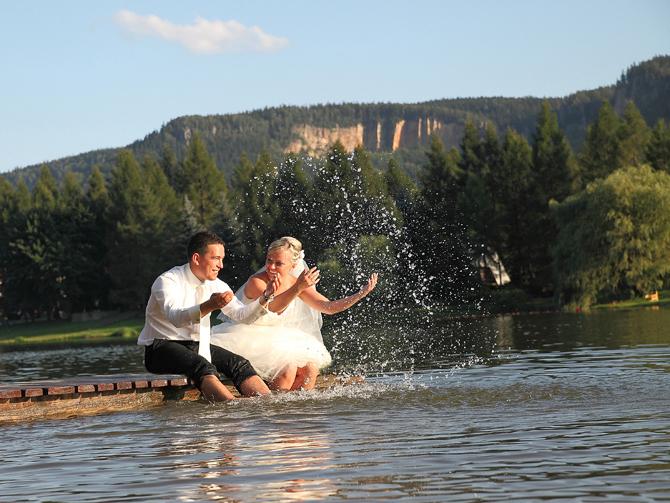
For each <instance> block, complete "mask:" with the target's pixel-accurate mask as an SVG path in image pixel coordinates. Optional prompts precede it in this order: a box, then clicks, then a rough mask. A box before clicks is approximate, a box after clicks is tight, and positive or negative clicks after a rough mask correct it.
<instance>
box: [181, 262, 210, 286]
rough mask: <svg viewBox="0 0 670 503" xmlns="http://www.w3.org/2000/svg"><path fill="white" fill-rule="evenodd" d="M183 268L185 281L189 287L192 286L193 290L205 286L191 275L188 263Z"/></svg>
mask: <svg viewBox="0 0 670 503" xmlns="http://www.w3.org/2000/svg"><path fill="white" fill-rule="evenodd" d="M184 267H185V269H186V281H187V282H188V284H189V285H192V286H193V287H194V288H197V287H199V286H201V285H204V284H205V282H204V281H200V280H199V279H198V277H197V276H196V275H195V274H193V271H191V264H190V263H186V265H185V266H184Z"/></svg>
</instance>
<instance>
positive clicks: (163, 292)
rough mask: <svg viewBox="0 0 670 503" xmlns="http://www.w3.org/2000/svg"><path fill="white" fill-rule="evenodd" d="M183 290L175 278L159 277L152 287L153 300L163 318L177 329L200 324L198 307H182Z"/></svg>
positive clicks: (197, 305)
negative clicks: (163, 315) (163, 314)
mask: <svg viewBox="0 0 670 503" xmlns="http://www.w3.org/2000/svg"><path fill="white" fill-rule="evenodd" d="M182 290H183V288H182V286H181V285H180V284H179V282H178V281H177V280H176V279H175V278H171V277H170V276H160V277H159V278H158V279H157V280H156V282H155V283H154V285H153V287H152V291H153V295H154V298H155V299H156V302H157V303H158V305H159V306H160V307H161V309H162V311H163V313H165V317H166V318H167V319H168V321H169V322H170V323H172V325H174V326H175V327H177V328H184V327H187V326H188V325H191V324H192V323H199V322H200V305H199V304H196V305H194V306H184V305H183V298H184V295H183V291H182Z"/></svg>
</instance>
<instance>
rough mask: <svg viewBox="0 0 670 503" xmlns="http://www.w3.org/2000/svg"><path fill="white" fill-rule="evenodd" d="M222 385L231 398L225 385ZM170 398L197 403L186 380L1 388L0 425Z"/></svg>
mask: <svg viewBox="0 0 670 503" xmlns="http://www.w3.org/2000/svg"><path fill="white" fill-rule="evenodd" d="M360 381H362V378H360V377H358V378H351V377H350V378H340V377H338V376H335V375H332V374H331V375H325V376H319V377H318V380H317V388H318V389H324V388H329V387H332V386H334V385H337V384H349V383H353V382H360ZM224 384H226V386H227V387H228V389H230V391H231V392H232V393H233V394H234V395H235V396H239V393H238V392H237V389H235V387H234V386H233V385H232V383H230V382H229V381H228V382H226V381H224ZM174 400H200V392H199V391H198V389H197V388H196V387H195V386H193V384H191V383H190V382H189V381H188V379H186V378H185V377H184V376H178V375H157V374H138V375H107V376H92V377H78V378H75V379H62V380H53V381H41V382H25V383H17V384H12V385H0V424H16V423H19V422H26V421H36V420H44V419H66V418H71V417H77V416H87V415H95V414H105V413H109V412H120V411H130V410H139V409H145V408H148V407H156V406H160V405H163V404H165V403H166V402H168V401H174Z"/></svg>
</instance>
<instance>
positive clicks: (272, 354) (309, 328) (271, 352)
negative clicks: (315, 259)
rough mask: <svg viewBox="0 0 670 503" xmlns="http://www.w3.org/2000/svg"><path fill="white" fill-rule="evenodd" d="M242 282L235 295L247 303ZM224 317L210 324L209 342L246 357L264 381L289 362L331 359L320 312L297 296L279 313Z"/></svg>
mask: <svg viewBox="0 0 670 503" xmlns="http://www.w3.org/2000/svg"><path fill="white" fill-rule="evenodd" d="M306 266H307V264H305V263H304V261H303V262H302V263H299V264H298V265H297V266H296V268H294V269H293V271H291V274H292V275H293V276H295V277H297V276H299V275H300V273H301V272H302V271H303V269H304V268H305V267H306ZM261 270H262V269H261ZM245 286H246V283H245V284H244V285H242V287H241V288H240V289H239V290H238V291H237V292H235V295H236V296H237V298H238V299H240V301H241V302H243V303H244V304H248V303H250V302H252V300H251V299H248V298H247V297H246V296H245V295H244V288H245ZM220 316H223V315H220ZM223 319H225V320H226V321H224V322H223V323H221V324H219V325H216V326H214V327H212V337H211V343H212V344H215V345H216V346H220V347H222V348H224V349H227V350H228V351H232V352H233V353H236V354H238V355H240V356H243V357H244V358H246V359H247V360H249V362H250V363H251V365H252V366H253V367H254V369H255V370H256V372H257V373H258V375H259V376H260V377H261V378H262V379H263V380H265V381H271V380H273V379H274V378H275V377H277V374H279V372H280V371H281V370H282V369H283V368H284V367H285V366H286V365H288V364H293V365H297V366H298V367H303V366H304V365H305V364H307V362H312V363H314V364H315V365H316V366H317V367H318V368H319V369H321V368H324V367H327V366H328V365H330V363H331V361H332V360H331V356H330V353H329V352H328V350H327V349H326V346H324V345H323V338H322V337H321V326H322V324H323V319H322V317H321V313H320V312H318V311H317V310H315V309H312V308H311V307H309V306H308V305H307V304H305V303H304V302H303V301H302V300H300V299H299V298H296V299H294V300H293V301H291V303H290V304H289V305H288V307H287V308H286V309H285V310H284V311H283V312H282V313H281V314H277V313H273V312H267V313H266V314H265V315H263V316H261V317H260V318H259V319H258V320H256V321H255V322H254V323H252V324H244V323H238V322H235V321H232V320H229V319H227V318H223Z"/></svg>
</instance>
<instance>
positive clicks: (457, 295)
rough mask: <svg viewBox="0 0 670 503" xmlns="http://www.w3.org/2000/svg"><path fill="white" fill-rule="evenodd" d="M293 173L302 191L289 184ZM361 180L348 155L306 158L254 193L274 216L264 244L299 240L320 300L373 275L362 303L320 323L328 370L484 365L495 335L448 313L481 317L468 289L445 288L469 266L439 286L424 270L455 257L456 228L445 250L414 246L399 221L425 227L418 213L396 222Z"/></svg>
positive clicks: (397, 214)
mask: <svg viewBox="0 0 670 503" xmlns="http://www.w3.org/2000/svg"><path fill="white" fill-rule="evenodd" d="M298 167H299V168H300V169H302V170H303V171H304V173H306V174H307V177H308V180H309V183H308V184H304V183H303V182H300V180H299V179H298V178H297V175H296V174H295V173H296V169H297V168H298ZM363 171H364V170H363V167H362V163H361V160H360V159H357V158H356V155H355V154H347V155H346V156H338V155H331V156H330V157H328V158H326V159H315V158H305V159H304V160H303V161H302V164H299V161H297V160H296V159H293V158H291V159H288V160H286V161H285V162H284V163H282V164H280V165H279V166H276V167H275V169H273V170H270V171H268V172H266V173H264V174H262V175H260V178H261V179H259V180H257V181H258V183H256V184H255V185H256V186H257V187H258V190H259V191H261V192H262V193H260V194H259V195H258V199H259V200H261V199H264V198H266V199H271V200H273V201H276V204H277V206H278V207H279V210H278V211H279V217H278V219H277V221H276V224H275V226H274V229H273V230H274V232H276V233H277V234H276V235H274V236H268V237H267V240H268V242H269V241H270V240H272V239H274V238H276V237H279V236H280V235H293V236H295V237H297V238H298V239H300V240H301V241H302V242H303V244H304V246H305V249H306V253H307V261H308V263H309V265H317V266H318V267H319V268H320V270H321V273H322V281H321V283H320V285H319V289H320V290H321V291H322V292H323V293H324V294H325V295H327V296H328V297H329V298H339V297H343V296H346V295H350V294H351V293H353V292H355V291H357V290H358V289H359V288H360V287H361V285H363V284H364V283H365V282H366V281H367V278H368V277H369V275H370V273H372V272H373V271H374V272H378V273H379V274H380V281H379V284H378V287H377V289H376V290H375V292H373V294H372V295H370V297H368V298H367V299H366V300H365V301H363V302H362V303H360V304H359V305H357V306H355V307H354V308H352V309H350V310H348V311H345V312H343V313H340V314H338V315H335V316H332V317H326V320H325V323H324V339H325V342H326V346H327V347H328V348H329V350H330V351H331V354H332V355H333V359H334V366H333V368H334V370H335V371H336V372H355V373H363V374H370V373H379V372H395V371H398V370H410V371H412V370H414V369H417V368H421V367H422V366H423V365H424V364H425V363H426V362H427V361H435V360H445V361H446V360H450V359H451V360H452V361H454V364H456V365H457V364H458V362H459V361H460V359H462V358H463V357H468V356H469V355H473V354H474V355H485V356H490V354H491V353H492V351H493V347H494V345H495V332H494V331H492V332H491V333H485V334H481V333H479V334H477V333H474V334H473V333H472V330H471V327H470V326H469V325H470V324H469V322H468V320H467V319H459V318H457V317H455V316H454V313H453V312H451V311H450V309H449V306H453V305H458V304H460V305H463V304H464V303H465V300H464V299H467V301H468V303H469V305H468V311H469V312H470V313H476V314H484V308H483V303H482V301H483V299H482V298H481V297H477V296H476V295H475V294H476V291H475V290H474V287H472V286H468V287H467V290H464V289H463V287H456V286H454V285H456V280H457V278H460V277H463V276H464V275H467V274H468V270H467V269H468V268H469V267H471V264H468V263H463V262H460V263H459V262H457V261H455V262H454V261H452V262H451V263H450V264H449V265H445V267H444V271H442V272H443V274H441V277H439V278H438V277H437V276H436V275H435V274H432V273H431V272H430V271H429V267H428V265H430V266H434V265H435V264H436V263H439V261H441V260H444V257H445V256H450V255H456V254H457V250H456V249H455V247H456V246H457V244H456V242H458V243H462V237H463V235H464V233H465V231H464V226H462V225H456V226H455V227H454V229H455V230H454V232H457V233H459V239H455V240H454V242H437V243H433V244H430V240H426V239H417V236H416V235H414V234H413V233H412V226H416V225H418V224H423V223H422V222H416V221H408V219H409V218H410V217H411V218H414V219H421V218H427V217H426V216H425V214H422V213H421V212H420V211H419V209H418V206H417V204H418V203H411V202H405V209H404V211H403V212H401V211H400V210H399V208H398V206H397V205H396V204H395V202H394V201H393V200H392V198H391V197H389V196H388V194H386V192H385V191H384V190H376V191H375V189H374V188H371V187H370V184H371V181H370V180H371V179H370V178H369V177H368V178H366V176H364V173H363ZM375 176H378V175H375ZM301 190H302V192H301ZM413 204H414V206H412V205H413ZM423 238H425V236H424V237H423ZM427 243H429V244H427ZM431 268H432V267H431ZM433 269H434V268H433Z"/></svg>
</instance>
